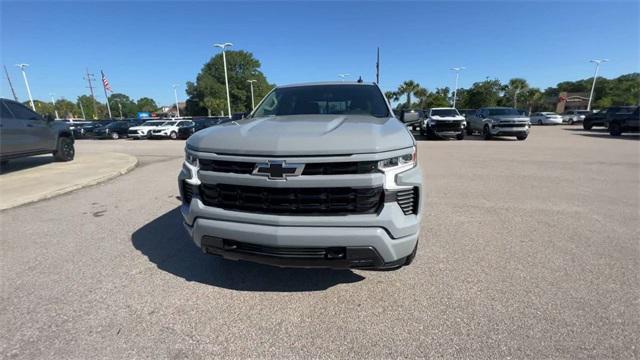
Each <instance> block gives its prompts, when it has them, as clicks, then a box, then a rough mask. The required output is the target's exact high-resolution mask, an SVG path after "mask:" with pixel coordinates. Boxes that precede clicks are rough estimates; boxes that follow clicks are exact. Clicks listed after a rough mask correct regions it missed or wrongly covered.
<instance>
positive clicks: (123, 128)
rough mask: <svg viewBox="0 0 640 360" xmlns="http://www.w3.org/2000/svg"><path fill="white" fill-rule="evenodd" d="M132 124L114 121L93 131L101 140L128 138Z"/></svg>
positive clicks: (124, 121) (125, 121)
mask: <svg viewBox="0 0 640 360" xmlns="http://www.w3.org/2000/svg"><path fill="white" fill-rule="evenodd" d="M131 126H132V125H131V123H130V122H129V121H127V120H120V121H114V122H112V123H109V124H107V125H105V126H101V127H98V128H95V129H93V131H92V135H93V136H94V137H96V138H99V139H114V140H117V139H120V138H123V137H127V133H128V132H129V127H131Z"/></svg>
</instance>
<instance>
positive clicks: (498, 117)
mask: <svg viewBox="0 0 640 360" xmlns="http://www.w3.org/2000/svg"><path fill="white" fill-rule="evenodd" d="M490 118H492V119H495V120H499V121H514V122H522V121H529V118H528V117H527V116H521V115H493V116H490Z"/></svg>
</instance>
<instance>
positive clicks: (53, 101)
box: [49, 93, 60, 120]
mask: <svg viewBox="0 0 640 360" xmlns="http://www.w3.org/2000/svg"><path fill="white" fill-rule="evenodd" d="M49 95H50V96H51V103H52V104H53V111H54V112H55V113H56V120H59V119H60V117H59V116H58V109H56V100H55V99H54V98H53V95H55V94H53V93H49Z"/></svg>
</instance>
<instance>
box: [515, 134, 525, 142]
mask: <svg viewBox="0 0 640 360" xmlns="http://www.w3.org/2000/svg"><path fill="white" fill-rule="evenodd" d="M516 139H518V140H519V141H522V140H527V135H518V136H516Z"/></svg>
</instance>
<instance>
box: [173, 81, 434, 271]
mask: <svg viewBox="0 0 640 360" xmlns="http://www.w3.org/2000/svg"><path fill="white" fill-rule="evenodd" d="M185 152H186V158H185V162H184V164H183V168H182V171H181V172H180V174H179V176H178V183H179V187H180V194H181V197H182V206H181V212H182V216H183V218H184V225H185V228H186V229H187V231H188V232H189V234H190V235H191V237H192V239H193V241H194V242H195V244H196V245H197V246H198V247H200V248H201V249H202V250H203V251H204V252H205V253H209V254H214V255H220V256H222V257H224V258H226V259H232V260H248V261H254V262H260V263H266V264H271V265H276V266H293V267H328V268H398V267H401V266H403V265H408V264H410V263H411V262H412V260H413V258H414V257H415V254H416V250H417V245H418V235H419V231H420V216H421V207H420V203H421V196H422V195H423V192H422V191H421V190H422V189H421V184H422V177H421V173H420V167H419V166H418V162H417V148H416V142H415V140H414V138H413V136H412V135H411V133H410V132H409V131H408V129H407V128H406V126H405V125H404V124H403V123H402V122H400V121H399V120H398V119H396V118H395V117H394V115H393V111H392V109H391V107H390V105H389V103H388V102H387V101H386V100H385V97H384V96H383V94H382V92H381V91H380V89H379V88H378V86H377V85H375V84H365V83H350V82H339V83H313V84H301V85H289V86H280V87H277V88H275V89H274V90H272V91H271V92H270V93H269V94H268V95H267V96H266V97H265V98H264V99H263V100H262V101H261V102H260V104H259V105H258V106H257V107H256V109H255V110H254V111H253V112H252V113H251V114H250V115H249V116H248V117H247V118H244V119H241V120H237V121H232V122H229V123H226V124H223V125H220V126H216V127H213V128H208V129H205V130H202V131H199V132H197V133H195V134H194V135H193V136H191V137H190V138H189V140H188V141H187V144H186V149H185Z"/></svg>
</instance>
